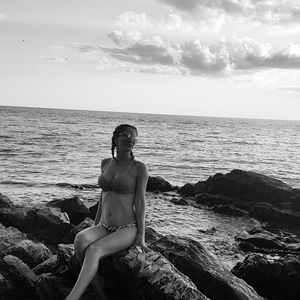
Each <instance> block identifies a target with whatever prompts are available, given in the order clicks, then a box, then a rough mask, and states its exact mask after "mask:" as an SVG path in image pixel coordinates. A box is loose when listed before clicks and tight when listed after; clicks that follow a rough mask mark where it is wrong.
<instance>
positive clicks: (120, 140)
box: [115, 127, 137, 151]
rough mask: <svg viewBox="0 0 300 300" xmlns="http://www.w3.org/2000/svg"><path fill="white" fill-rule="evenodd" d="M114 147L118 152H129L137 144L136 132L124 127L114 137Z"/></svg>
mask: <svg viewBox="0 0 300 300" xmlns="http://www.w3.org/2000/svg"><path fill="white" fill-rule="evenodd" d="M115 142H116V146H117V148H118V149H119V150H127V151H131V150H132V149H133V147H134V145H135V144H136V142H137V132H136V130H135V129H133V128H131V127H126V128H125V129H124V130H123V131H122V132H121V133H119V134H118V135H117V137H116V140H115Z"/></svg>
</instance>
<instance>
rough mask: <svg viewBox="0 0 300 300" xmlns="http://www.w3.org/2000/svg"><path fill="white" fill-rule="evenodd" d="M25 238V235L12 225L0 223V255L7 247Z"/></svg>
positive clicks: (0, 255)
mask: <svg viewBox="0 0 300 300" xmlns="http://www.w3.org/2000/svg"><path fill="white" fill-rule="evenodd" d="M24 239H27V235H26V234H25V233H22V232H21V231H20V230H19V229H17V228H14V227H7V228H6V227H4V226H3V225H1V224H0V241H1V243H0V257H2V256H3V255H4V252H5V251H6V249H8V248H9V247H11V246H13V245H16V244H17V243H19V242H21V241H22V240H24Z"/></svg>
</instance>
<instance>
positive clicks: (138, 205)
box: [133, 162, 148, 249]
mask: <svg viewBox="0 0 300 300" xmlns="http://www.w3.org/2000/svg"><path fill="white" fill-rule="evenodd" d="M147 182H148V170H147V167H146V165H145V164H143V163H141V162H139V164H138V172H137V185H136V192H135V198H134V205H135V213H136V221H137V227H138V233H137V236H136V239H135V242H134V244H133V246H140V247H142V248H143V249H148V248H147V246H146V244H145V193H146V187H147Z"/></svg>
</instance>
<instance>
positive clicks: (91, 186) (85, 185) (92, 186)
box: [0, 180, 99, 190]
mask: <svg viewBox="0 0 300 300" xmlns="http://www.w3.org/2000/svg"><path fill="white" fill-rule="evenodd" d="M1 184H3V185H22V186H26V187H47V188H48V187H61V188H72V189H79V190H84V189H96V188H97V189H98V188H99V186H98V185H97V184H88V183H81V184H80V183H78V184H73V183H67V182H58V183H45V182H28V181H16V180H3V181H0V185H1Z"/></svg>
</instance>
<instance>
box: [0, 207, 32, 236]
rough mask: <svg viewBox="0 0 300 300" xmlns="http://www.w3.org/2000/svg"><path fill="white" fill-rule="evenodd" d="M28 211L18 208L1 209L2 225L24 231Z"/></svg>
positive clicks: (0, 218)
mask: <svg viewBox="0 0 300 300" xmlns="http://www.w3.org/2000/svg"><path fill="white" fill-rule="evenodd" d="M26 216H27V209H24V208H20V207H18V208H16V207H5V208H0V220H1V223H2V224H3V225H4V226H6V227H9V226H12V227H16V228H18V229H20V230H21V231H23V230H24V226H25V220H26Z"/></svg>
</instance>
